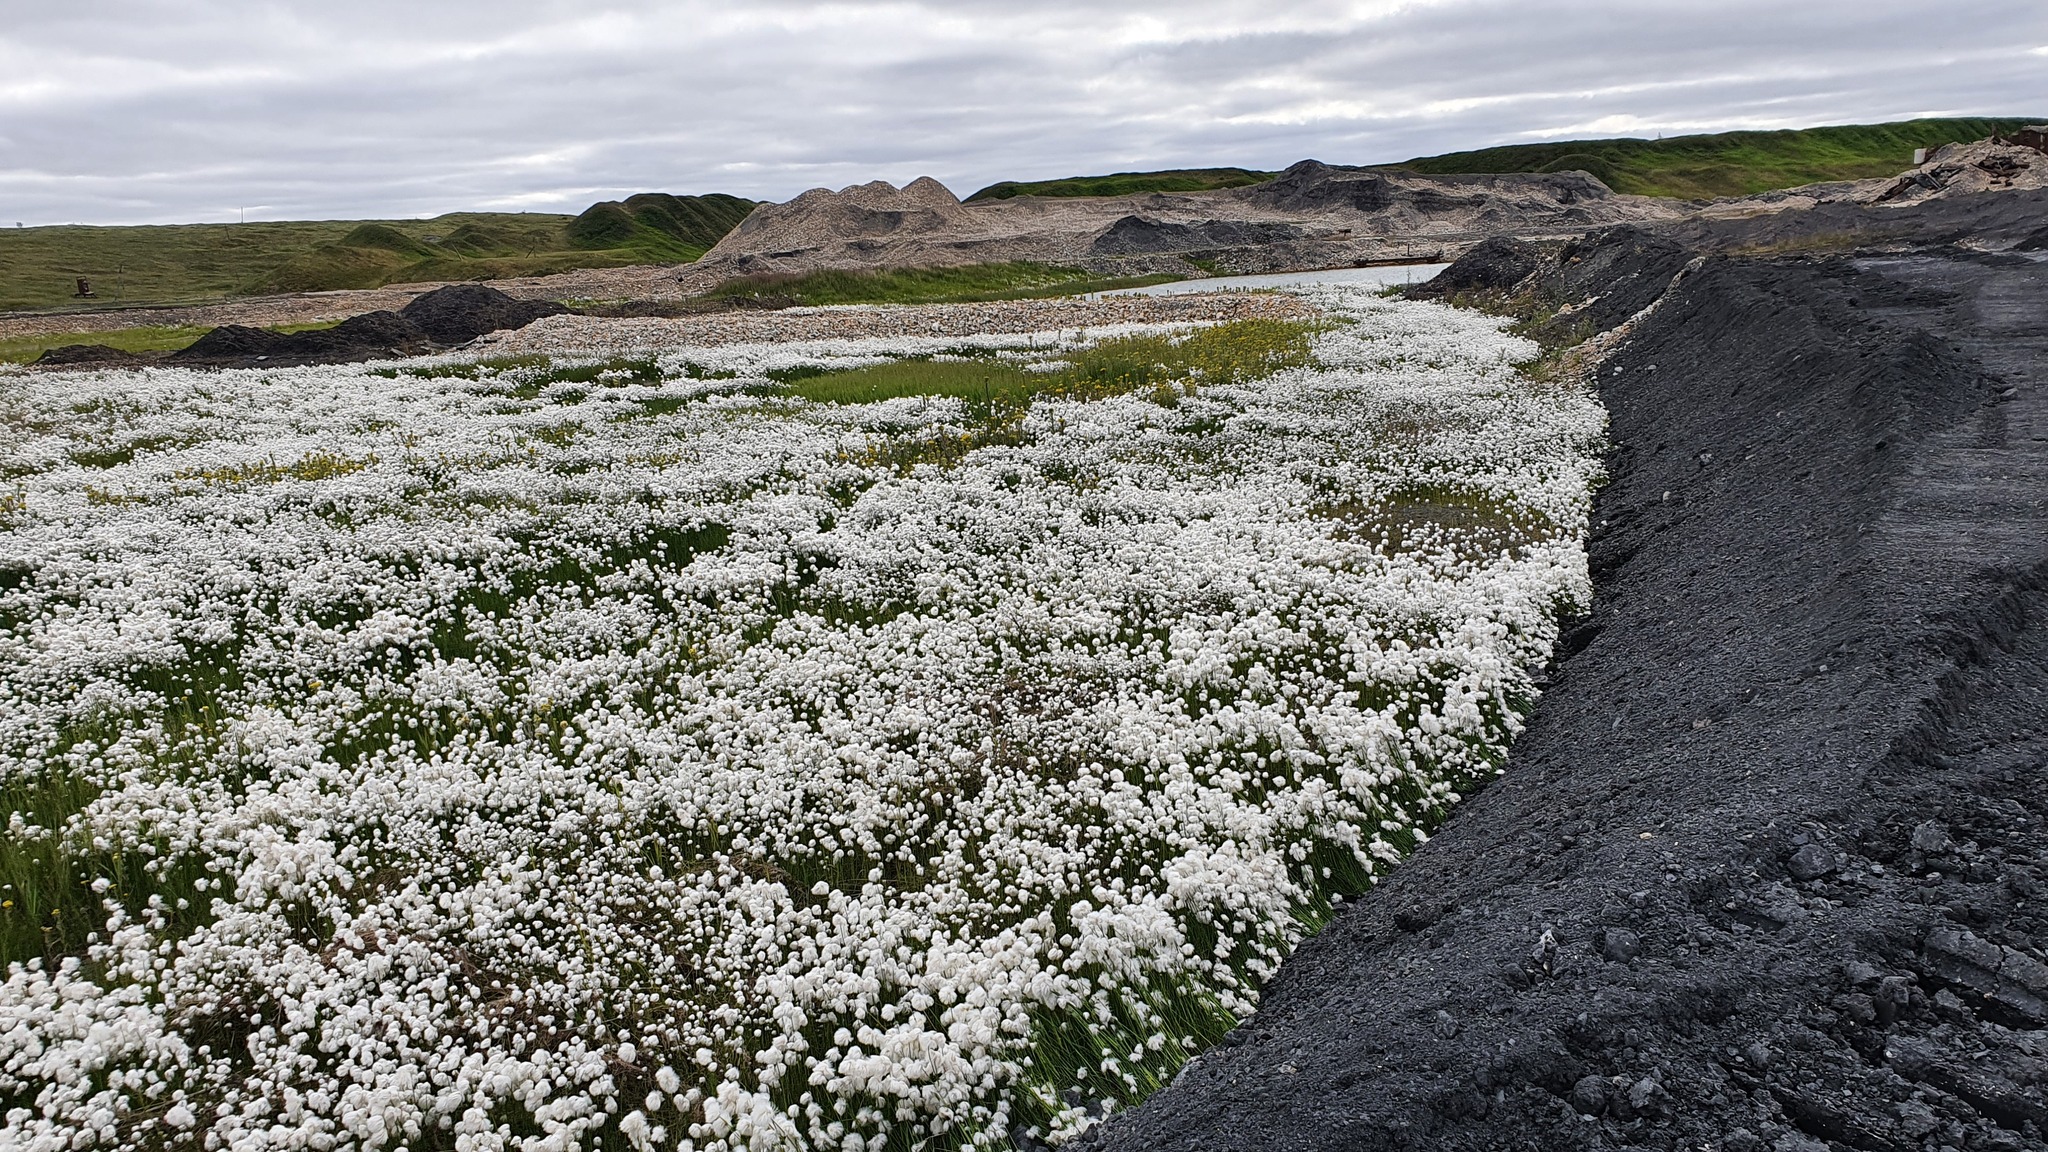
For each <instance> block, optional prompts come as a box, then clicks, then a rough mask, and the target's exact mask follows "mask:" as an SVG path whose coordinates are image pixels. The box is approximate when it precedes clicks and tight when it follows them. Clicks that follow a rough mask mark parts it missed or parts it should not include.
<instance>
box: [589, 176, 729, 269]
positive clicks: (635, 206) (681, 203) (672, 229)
mask: <svg viewBox="0 0 2048 1152" xmlns="http://www.w3.org/2000/svg"><path fill="white" fill-rule="evenodd" d="M753 210H754V202H753V201H751V200H742V199H740V198H739V197H737V196H725V195H720V194H716V193H714V194H712V195H709V196H671V195H669V194H668V193H666V192H642V193H640V194H639V195H637V196H628V197H627V198H626V199H625V200H624V201H623V202H621V201H617V200H607V201H605V202H604V203H601V204H593V205H591V206H590V207H588V208H586V209H584V210H583V214H582V215H581V216H578V217H576V219H575V220H573V221H571V222H570V224H569V227H568V229H567V236H568V241H569V245H570V247H572V248H578V249H583V250H587V251H604V250H614V249H621V248H626V249H634V250H637V251H642V252H649V253H655V252H658V253H661V254H663V255H666V256H669V257H671V258H673V259H677V260H695V259H696V258H697V257H699V256H702V255H703V254H704V252H705V250H706V249H708V248H710V247H711V246H712V245H713V244H716V243H718V242H719V240H721V239H723V238H724V236H725V234H726V233H727V232H730V231H732V230H733V229H734V228H735V227H737V226H738V225H739V222H740V221H742V220H744V219H746V218H747V213H749V212H752V211H753Z"/></svg>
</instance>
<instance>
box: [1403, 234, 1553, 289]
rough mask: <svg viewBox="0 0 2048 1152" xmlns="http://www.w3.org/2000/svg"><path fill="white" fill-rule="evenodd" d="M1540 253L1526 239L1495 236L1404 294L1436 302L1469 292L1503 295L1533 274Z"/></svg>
mask: <svg viewBox="0 0 2048 1152" xmlns="http://www.w3.org/2000/svg"><path fill="white" fill-rule="evenodd" d="M1542 260H1543V252H1542V250H1541V249H1539V248H1537V247H1536V245H1534V244H1531V243H1529V242H1528V241H1526V240H1516V239H1514V238H1512V237H1508V236H1496V237H1494V238H1493V239H1491V240H1487V241H1485V242H1484V243H1482V244H1480V245H1479V246H1478V247H1477V248H1474V249H1472V250H1471V251H1470V252H1467V253H1465V254H1464V255H1463V256H1460V257H1458V258H1457V260H1455V261H1453V262H1452V264H1451V266H1450V267H1448V268H1446V269H1444V270H1443V271H1441V272H1439V273H1437V274H1436V275H1435V276H1433V277H1431V278H1430V279H1428V280H1425V281H1423V282H1422V283H1420V284H1414V285H1410V286H1409V287H1408V288H1407V289H1405V290H1404V292H1403V294H1404V295H1406V296H1407V297H1408V298H1409V299H1410V300H1439V299H1442V298H1443V297H1445V296H1463V295H1465V294H1467V293H1471V292H1506V291H1508V290H1509V289H1511V288H1513V287H1514V286H1515V285H1517V284H1520V283H1521V282H1522V281H1524V280H1527V279H1528V278H1529V275H1530V274H1531V273H1533V272H1535V271H1536V268H1537V266H1538V265H1539V264H1540V263H1541V262H1542Z"/></svg>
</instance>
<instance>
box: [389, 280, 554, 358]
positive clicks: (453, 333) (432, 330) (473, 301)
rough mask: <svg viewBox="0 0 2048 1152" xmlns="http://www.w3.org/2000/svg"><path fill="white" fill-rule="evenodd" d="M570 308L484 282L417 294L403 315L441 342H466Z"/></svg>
mask: <svg viewBox="0 0 2048 1152" xmlns="http://www.w3.org/2000/svg"><path fill="white" fill-rule="evenodd" d="M567 311H568V309H567V308H565V307H563V306H562V305H560V304H557V303H556V302H554V301H553V300H519V299H515V298H513V297H511V296H507V295H505V294H504V293H503V292H500V291H498V290H497V289H496V288H489V287H485V286H484V285H482V284H451V285H449V286H448V287H446V288H436V289H434V290H433V291H432V292H428V293H425V294H424V295H421V296H418V297H415V298H414V299H413V302H412V303H410V304H407V305H406V306H405V307H404V308H403V309H401V310H400V311H399V313H398V314H399V315H400V316H402V317H404V318H405V319H406V320H408V321H410V322H412V323H413V324H414V325H416V326H418V328H419V330H420V331H421V332H424V333H425V334H426V335H427V336H428V338H430V339H432V340H434V341H435V342H436V343H440V344H466V343H468V342H469V341H471V340H474V339H476V338H477V337H479V336H482V335H483V334H484V333H486V332H496V331H499V330H500V329H505V328H524V327H526V326H527V325H528V324H531V323H533V322H534V321H535V320H538V319H540V318H541V317H543V316H556V315H560V314H561V313H564V312H567Z"/></svg>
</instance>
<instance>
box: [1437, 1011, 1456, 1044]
mask: <svg viewBox="0 0 2048 1152" xmlns="http://www.w3.org/2000/svg"><path fill="white" fill-rule="evenodd" d="M1436 1034H1437V1035H1439V1036H1441V1037H1443V1038H1444V1039H1446V1040H1449V1039H1450V1038H1451V1037H1453V1036H1456V1035H1457V1034H1458V1022H1457V1021H1456V1020H1455V1019H1453V1018H1452V1017H1451V1014H1450V1013H1449V1012H1446V1011H1444V1010H1443V1009H1441V1008H1439V1009H1437V1010H1436Z"/></svg>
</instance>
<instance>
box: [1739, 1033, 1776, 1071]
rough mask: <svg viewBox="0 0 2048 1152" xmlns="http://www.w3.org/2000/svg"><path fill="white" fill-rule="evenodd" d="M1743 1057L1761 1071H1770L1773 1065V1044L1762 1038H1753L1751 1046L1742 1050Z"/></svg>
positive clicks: (1751, 1065) (1752, 1066)
mask: <svg viewBox="0 0 2048 1152" xmlns="http://www.w3.org/2000/svg"><path fill="white" fill-rule="evenodd" d="M1742 1058H1743V1059H1744V1060H1746V1061H1748V1062H1749V1066H1750V1067H1751V1068H1754V1069H1756V1070H1757V1071H1759V1072H1765V1071H1768V1070H1769V1069H1770V1067H1771V1046H1770V1045H1768V1044H1766V1043H1764V1042H1763V1041H1761V1040H1752V1041H1750V1044H1749V1047H1747V1048H1744V1049H1743V1050H1742Z"/></svg>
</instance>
